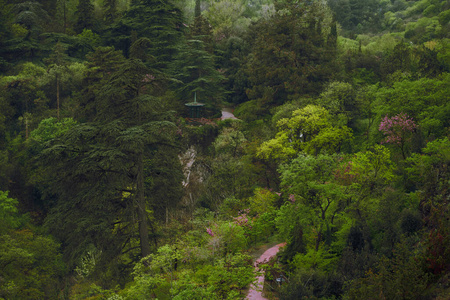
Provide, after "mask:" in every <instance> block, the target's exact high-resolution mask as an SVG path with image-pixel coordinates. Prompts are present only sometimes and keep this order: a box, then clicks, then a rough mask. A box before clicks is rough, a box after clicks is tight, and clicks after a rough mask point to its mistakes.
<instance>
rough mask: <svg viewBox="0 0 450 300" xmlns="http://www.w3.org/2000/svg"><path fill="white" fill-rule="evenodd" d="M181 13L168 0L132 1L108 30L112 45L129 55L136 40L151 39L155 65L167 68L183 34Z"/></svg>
mask: <svg viewBox="0 0 450 300" xmlns="http://www.w3.org/2000/svg"><path fill="white" fill-rule="evenodd" d="M182 27H183V25H182V13H181V11H180V9H178V8H177V7H176V6H175V5H174V4H172V3H171V2H170V1H167V0H157V1H149V0H143V1H136V2H133V3H132V5H131V7H130V9H129V10H128V11H127V12H126V13H125V15H124V16H123V17H122V18H121V19H120V20H118V21H117V22H116V23H115V24H113V25H112V26H111V27H110V28H109V29H108V30H107V32H106V33H105V36H106V40H107V42H108V43H109V44H111V45H114V46H115V47H116V48H117V49H120V50H122V51H123V53H124V54H125V55H126V56H128V54H129V53H128V51H129V49H130V47H131V45H132V44H133V43H134V42H135V41H136V40H137V39H134V40H133V38H132V33H133V32H135V34H136V37H137V38H148V39H149V40H150V41H151V47H150V48H149V55H151V56H152V57H154V58H155V60H154V64H153V67H154V68H157V69H158V70H163V69H166V68H167V66H168V63H169V62H171V61H172V60H173V59H174V56H175V54H176V52H177V44H178V42H179V41H180V38H181V36H182V29H181V28H182Z"/></svg>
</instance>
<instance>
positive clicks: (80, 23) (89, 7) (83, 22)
mask: <svg viewBox="0 0 450 300" xmlns="http://www.w3.org/2000/svg"><path fill="white" fill-rule="evenodd" d="M75 14H76V16H77V23H76V24H75V28H74V29H75V32H76V33H81V32H83V29H85V28H86V29H92V28H93V26H94V5H93V4H92V2H91V0H79V2H78V6H77V11H76V13H75Z"/></svg>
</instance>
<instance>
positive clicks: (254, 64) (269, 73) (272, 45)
mask: <svg viewBox="0 0 450 300" xmlns="http://www.w3.org/2000/svg"><path fill="white" fill-rule="evenodd" d="M331 24H334V23H332V18H331V15H330V12H329V11H328V10H327V9H326V7H325V6H322V5H321V4H320V3H318V2H312V3H309V2H307V1H302V2H300V3H297V2H295V1H293V2H290V1H288V2H283V3H277V13H276V14H275V15H274V16H273V17H272V18H270V19H261V20H260V21H259V22H258V23H256V24H255V26H254V27H253V28H252V29H251V32H250V34H251V35H253V36H254V40H253V41H252V51H251V53H250V55H249V57H248V59H247V62H248V63H247V66H246V73H247V75H248V78H249V80H250V83H251V84H252V88H251V89H249V90H248V92H247V94H248V96H249V98H250V99H256V100H258V101H259V102H260V103H262V104H264V103H272V104H273V103H278V104H281V103H283V102H284V101H286V100H288V99H289V97H293V96H295V95H299V94H314V93H318V92H319V91H320V89H321V87H322V85H323V84H324V83H325V82H326V81H327V80H329V79H330V77H331V75H332V73H333V72H332V70H333V60H334V57H335V47H336V44H335V42H332V43H327V40H330V38H329V34H328V28H329V26H330V25H331ZM332 38H333V36H332V34H331V39H332Z"/></svg>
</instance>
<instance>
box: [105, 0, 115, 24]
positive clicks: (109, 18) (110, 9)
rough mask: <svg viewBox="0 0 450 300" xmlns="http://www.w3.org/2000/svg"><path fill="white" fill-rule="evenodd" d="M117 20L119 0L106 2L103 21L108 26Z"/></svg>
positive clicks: (107, 0) (106, 0)
mask: <svg viewBox="0 0 450 300" xmlns="http://www.w3.org/2000/svg"><path fill="white" fill-rule="evenodd" d="M116 18H117V0H105V2H104V4H103V19H104V20H105V22H106V24H107V25H109V24H112V23H113V22H114V21H115V20H116Z"/></svg>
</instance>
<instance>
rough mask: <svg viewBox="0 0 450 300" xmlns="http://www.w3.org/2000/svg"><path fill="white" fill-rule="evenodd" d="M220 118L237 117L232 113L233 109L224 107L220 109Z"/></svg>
mask: <svg viewBox="0 0 450 300" xmlns="http://www.w3.org/2000/svg"><path fill="white" fill-rule="evenodd" d="M220 119H221V120H225V119H237V118H236V117H235V116H234V115H233V111H232V109H231V108H224V109H223V110H222V117H221V118H220Z"/></svg>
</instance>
